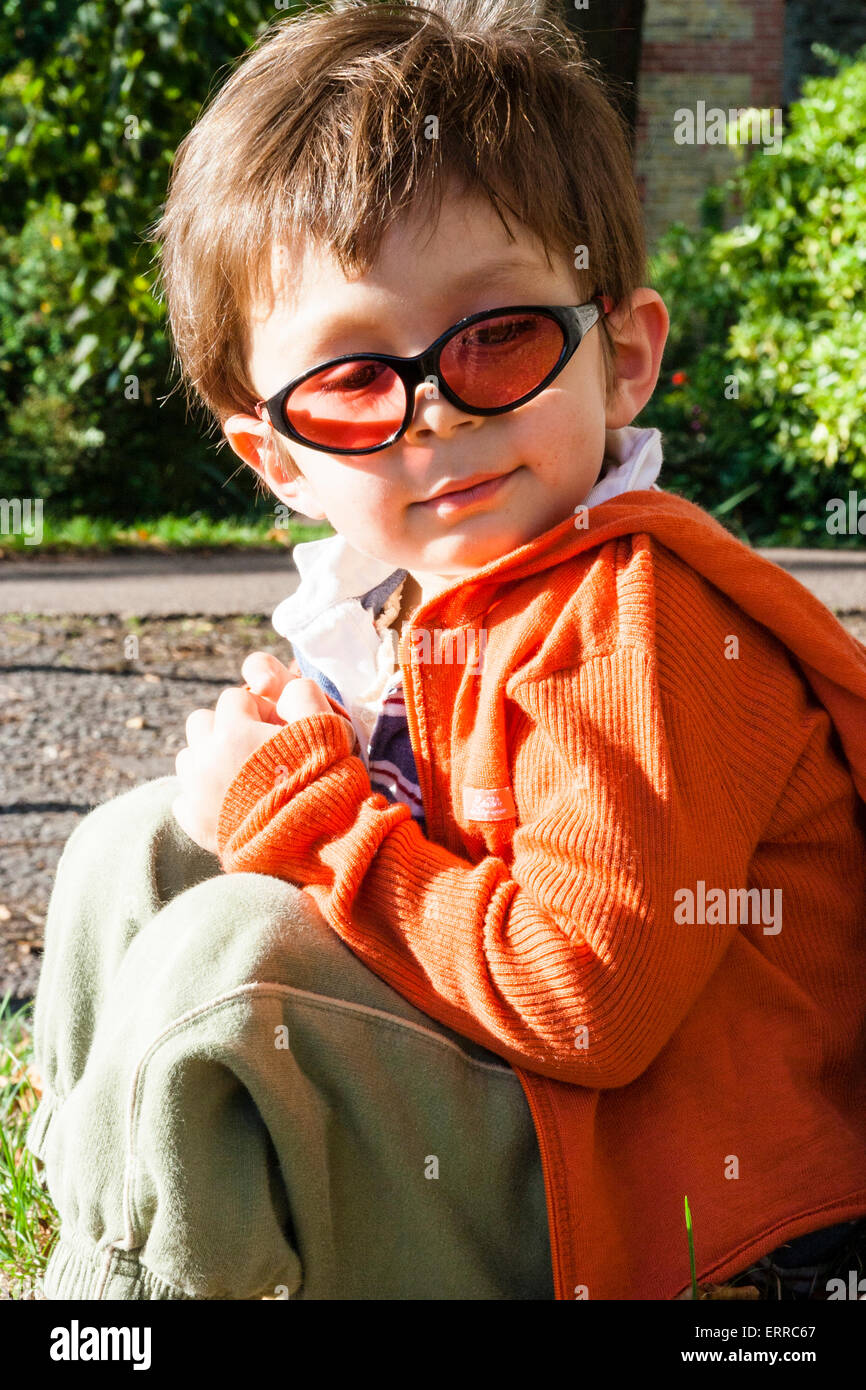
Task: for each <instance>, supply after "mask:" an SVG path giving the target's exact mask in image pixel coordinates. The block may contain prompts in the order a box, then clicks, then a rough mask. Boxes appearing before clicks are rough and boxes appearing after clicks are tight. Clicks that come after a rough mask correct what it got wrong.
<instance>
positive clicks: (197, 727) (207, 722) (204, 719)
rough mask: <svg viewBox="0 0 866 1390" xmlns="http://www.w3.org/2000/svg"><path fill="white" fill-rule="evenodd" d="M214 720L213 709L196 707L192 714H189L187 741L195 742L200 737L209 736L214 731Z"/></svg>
mask: <svg viewBox="0 0 866 1390" xmlns="http://www.w3.org/2000/svg"><path fill="white" fill-rule="evenodd" d="M213 720H214V712H213V710H212V709H194V710H193V712H192V714H190V715H188V716H187V721H186V741H187V743H195V742H196V741H197V740H198V739H200V738H207V737H208V735H209V734H211V733H212V732H213Z"/></svg>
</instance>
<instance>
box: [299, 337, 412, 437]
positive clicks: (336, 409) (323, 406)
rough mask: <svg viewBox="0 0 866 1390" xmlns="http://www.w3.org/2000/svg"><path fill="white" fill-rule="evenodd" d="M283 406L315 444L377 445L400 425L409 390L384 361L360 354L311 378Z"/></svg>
mask: <svg viewBox="0 0 866 1390" xmlns="http://www.w3.org/2000/svg"><path fill="white" fill-rule="evenodd" d="M283 409H284V413H285V417H286V420H287V422H288V423H289V424H290V425H291V426H292V427H293V429H296V430H297V432H298V434H299V435H301V436H302V437H303V438H304V439H307V440H309V441H310V443H311V444H322V445H324V446H325V448H328V449H349V450H352V449H371V448H373V447H374V446H375V445H376V444H384V443H385V441H386V440H387V439H390V438H391V435H392V434H396V432H397V430H398V429H399V428H400V426H401V424H402V423H403V417H404V415H405V414H406V392H405V389H404V387H403V383H402V381H401V380H400V378H399V377H398V376H397V374H396V372H394V371H392V370H391V368H390V367H388V366H387V365H386V364H385V363H384V362H375V361H373V360H372V359H370V358H367V357H355V358H352V360H351V361H349V362H338V363H337V364H336V365H335V366H333V367H325V368H323V369H322V371H320V372H316V373H315V374H314V375H313V376H309V377H307V379H306V381H302V382H301V384H300V385H299V386H296V387H295V389H294V391H293V392H292V393H291V395H290V396H289V397H288V399H287V400H286V403H285V405H284V407H283Z"/></svg>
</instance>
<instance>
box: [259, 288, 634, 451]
mask: <svg viewBox="0 0 866 1390" xmlns="http://www.w3.org/2000/svg"><path fill="white" fill-rule="evenodd" d="M609 304H610V300H608V299H606V298H605V296H603V295H595V296H594V297H593V298H592V299H591V300H590V301H589V302H588V303H586V304H574V305H572V304H509V305H506V306H505V307H504V308H501V309H483V310H482V311H481V312H480V313H478V314H469V316H468V317H467V318H464V319H460V321H459V322H458V323H455V324H454V325H453V326H452V327H451V328H448V329H446V330H445V332H444V333H441V334H440V335H439V337H438V338H436V340H435V341H434V342H432V343H431V344H430V346H429V347H428V348H426V349H425V350H424V352H419V353H417V354H416V356H415V357H393V356H391V355H390V354H389V353H385V352H347V353H344V354H343V355H342V357H332V358H330V359H329V360H328V361H327V362H320V363H319V364H318V365H317V366H315V367H311V368H310V369H309V371H306V372H304V373H303V374H302V375H301V376H297V377H295V378H294V379H293V380H292V381H290V382H289V383H288V385H287V386H283V387H282V388H281V389H280V390H279V391H278V392H277V393H276V395H274V396H271V398H270V400H267V401H256V411H257V412H260V411H261V408H262V406H264V407H265V408H266V409H267V412H268V416H269V418H270V421H271V424H272V425H273V427H274V429H276V430H279V432H280V434H284V435H285V436H286V438H287V439H291V440H293V441H294V442H295V443H296V444H302V445H303V446H304V448H306V449H318V450H319V451H320V452H321V453H325V454H376V453H379V451H380V450H381V449H388V448H390V446H391V445H392V444H396V442H397V440H398V439H400V438H401V437H402V436H403V435H404V434H405V433H406V431H407V429H408V428H409V425H410V424H411V421H412V417H413V416H414V414H415V408H416V404H417V402H416V400H415V392H416V390H417V388H418V387H419V386H423V385H424V383H425V382H426V381H427V380H428V379H429V378H430V377H433V378H435V381H436V386H437V390H439V391H441V393H442V395H443V396H444V397H445V399H446V400H447V401H449V402H450V403H451V405H453V406H456V407H457V409H458V410H462V411H464V412H465V413H466V414H467V415H503V414H504V413H505V412H506V411H508V410H516V409H517V407H518V406H520V405H525V404H526V402H527V401H531V400H532V398H533V396H537V395H538V394H539V392H540V391H543V390H544V389H545V387H546V386H549V385H550V383H551V382H552V381H553V380H554V378H555V377H557V376H558V375H559V373H560V372H561V371H562V370H563V368H564V367H565V366H566V365H567V363H568V362H569V361H570V360H571V358H572V357H573V356H574V353H575V352H576V351H577V349H578V348H579V346H580V344H581V342H582V341H583V339H584V338H585V337H586V334H587V333H588V332H589V330H590V329H591V328H594V327H595V325H596V324H597V323H599V322H600V321H601V320H602V319H603V318H606V317H607V315H608V313H609V312H610V309H609V308H608V307H607V306H608V305H609ZM515 313H524V314H526V313H534V314H544V315H546V316H547V317H548V318H551V319H553V320H554V321H555V322H556V323H557V324H559V327H560V328H561V329H562V333H563V339H564V341H563V345H562V352H561V353H560V355H559V357H558V359H557V361H556V363H555V364H554V366H553V367H552V368H551V370H550V371H549V372H548V373H547V376H546V377H545V378H544V380H543V381H540V382H539V383H538V385H537V386H534V387H533V388H532V390H531V391H527V392H526V394H525V395H523V396H521V397H520V398H519V400H516V401H510V402H509V403H508V405H491V406H475V405H470V404H469V402H468V401H463V400H461V399H460V397H459V396H458V395H457V393H456V392H455V391H452V390H451V388H450V386H449V385H448V383H447V382H446V381H444V380H443V379H442V377H441V375H440V373H439V360H440V358H441V355H442V352H443V350H444V349H445V347H446V346H447V344H448V343H449V342H450V341H451V339H452V338H454V337H456V336H457V334H458V333H462V332H463V330H464V329H465V328H468V327H469V326H470V325H471V324H473V323H480V322H481V321H482V320H483V319H491V318H499V317H501V316H502V315H503V314H515ZM355 361H363V362H384V363H385V365H386V366H388V367H391V369H392V370H393V371H394V373H395V375H396V376H398V377H399V378H400V380H401V381H402V382H403V386H404V389H405V392H406V413H405V415H404V417H403V420H402V423H401V424H400V427H399V429H397V430H396V431H395V432H394V434H392V435H391V436H390V438H389V439H386V440H384V441H383V443H381V444H373V445H371V446H370V447H369V448H367V449H337V448H333V447H332V446H331V445H329V444H316V443H314V442H313V441H312V440H310V439H305V438H304V436H303V435H302V434H299V433H298V431H297V430H296V429H294V428H293V426H292V425H290V424H289V422H288V421H287V420H286V418H285V414H284V405H285V402H286V400H287V398H288V397H289V396H290V395H291V393H292V392H293V391H294V390H296V389H297V387H298V386H300V385H301V383H302V382H304V381H306V380H307V379H308V378H309V377H311V376H316V375H317V373H319V372H322V371H324V370H325V369H326V368H328V367H336V366H338V365H339V364H340V363H342V362H355Z"/></svg>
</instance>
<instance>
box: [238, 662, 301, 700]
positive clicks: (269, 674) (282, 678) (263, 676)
mask: <svg viewBox="0 0 866 1390" xmlns="http://www.w3.org/2000/svg"><path fill="white" fill-rule="evenodd" d="M292 665H293V666H296V665H297V662H295V661H293V663H292ZM295 674H296V673H295V671H293V670H292V669H291V668H290V667H288V666H284V665H283V663H282V662H281V661H280V660H278V658H277V657H275V656H271V654H270V652H251V653H250V655H249V656H248V657H247V658H246V660H245V661H244V663H243V665H242V666H241V675H242V676H243V678H244V680H245V681H246V683H247V685H248V686H249V687H250V689H251V690H252V691H254V692H255V694H257V695H264V696H265V697H266V698H267V699H268V700H273V701H274V703H276V701H277V700H278V699H279V698H280V695H281V694H282V692H283V689H284V687H285V685H286V684H287V682H288V681H290V680H292V679H293V678H294V677H295Z"/></svg>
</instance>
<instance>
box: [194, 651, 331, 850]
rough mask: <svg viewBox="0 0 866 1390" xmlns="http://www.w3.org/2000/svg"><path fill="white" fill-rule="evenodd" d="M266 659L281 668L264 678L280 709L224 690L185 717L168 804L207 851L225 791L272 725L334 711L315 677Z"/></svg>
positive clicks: (247, 693)
mask: <svg viewBox="0 0 866 1390" xmlns="http://www.w3.org/2000/svg"><path fill="white" fill-rule="evenodd" d="M263 656H265V653H262V652H256V653H254V654H253V657H248V658H247V661H245V662H244V667H243V673H244V674H246V670H247V663H248V662H253V667H251V674H253V675H256V674H257V670H260V668H261V662H260V661H259V660H258V658H261V657H263ZM267 660H268V661H274V663H275V666H276V667H281V668H282V669H281V671H277V670H271V671H270V673H269V676H268V682H266V684H267V688H269V689H272V690H274V693H275V694H276V695H277V696H278V699H279V709H277V706H276V704H275V701H274V700H273V699H271V698H268V696H266V695H262V694H259V693H256V692H254V691H253V690H250V689H249V688H246V689H244V688H241V687H238V686H233V687H231V688H230V689H228V690H224V691H223V692H222V694H221V695H220V697H219V699H218V700H217V702H216V706H215V708H214V709H196V710H193V712H192V714H191V715H190V716H189V718H188V719H187V721H186V738H187V745H188V746H187V747H186V748H182V749H181V750H180V752H179V753H178V755H177V758H176V759H175V769H176V772H177V775H178V777H179V779H180V782H181V788H182V790H181V794H180V796H179V797H177V798H176V800H175V801H174V802H173V803H172V811H173V813H174V817H175V819H176V820H177V822H178V824H179V825H180V826H181V828H182V829H183V830H185V831H186V833H187V835H189V837H190V839H191V840H194V841H195V843H196V844H197V845H201V847H202V849H206V850H209V851H210V853H211V854H218V852H219V850H218V844H217V824H218V822H219V815H220V810H221V808H222V803H223V801H224V799H225V795H226V792H227V791H228V789H229V787H230V786H231V784H232V782H233V781H234V779H235V777H236V776H237V774H238V773H239V772H240V770H241V768H242V767H243V765H244V763H245V762H246V761H247V759H248V758H249V757H251V756H252V755H253V753H255V752H256V751H257V750H258V749H259V748H260V747H261V746H262V744H263V743H266V742H267V741H268V739H270V738H273V737H274V734H275V731H276V730H275V726H277V727H282V725H283V724H291V723H292V722H293V721H294V720H296V719H304V718H306V717H307V716H308V715H311V714H319V713H325V714H333V713H334V711H333V709H332V708H331V706H330V705H329V703H328V700H327V697H326V696H325V694H324V692H323V691H322V690H321V689H320V687H319V686H318V685H317V684H316V682H315V681H313V680H307V679H305V678H304V677H302V676H295V675H294V674H293V673H292V672H289V671H287V669H286V667H284V666H282V663H280V662H277V661H276V658H267ZM280 682H281V683H282V684H281V688H280V689H279V690H277V688H276V687H277V685H279V684H280ZM286 687H288V688H286ZM350 727H351V726H350Z"/></svg>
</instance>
